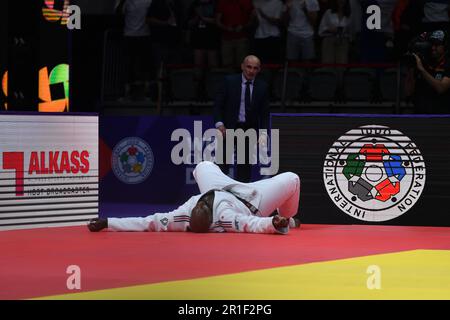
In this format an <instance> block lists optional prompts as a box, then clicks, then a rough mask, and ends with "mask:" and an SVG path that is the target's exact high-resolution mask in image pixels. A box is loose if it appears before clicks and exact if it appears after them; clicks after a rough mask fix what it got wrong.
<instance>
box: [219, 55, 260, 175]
mask: <svg viewBox="0 0 450 320" xmlns="http://www.w3.org/2000/svg"><path fill="white" fill-rule="evenodd" d="M241 69H242V73H240V74H235V75H230V76H226V77H225V79H224V83H223V85H222V87H221V88H220V89H219V91H218V93H217V96H216V99H215V103H214V121H215V125H216V128H217V129H218V130H220V131H221V133H222V135H223V136H224V137H225V130H226V129H243V130H244V131H245V130H248V129H256V130H258V129H267V128H268V125H269V96H268V94H269V93H268V85H267V83H266V82H264V81H263V80H262V79H259V78H257V75H258V73H259V71H260V70H261V62H260V60H259V59H258V57H256V56H252V55H251V56H247V57H246V58H245V59H244V61H243V62H242V64H241ZM266 138H267V137H265V136H263V137H260V139H259V142H260V143H266V142H267V141H266ZM224 145H226V144H225V143H224ZM250 147H253V146H250ZM245 153H246V162H245V164H238V165H237V167H236V169H237V172H236V175H235V179H236V180H238V181H241V182H249V181H250V180H251V170H252V167H251V164H250V163H249V162H250V161H249V157H248V154H249V146H248V144H247V143H246V148H245ZM224 162H225V161H224ZM220 167H221V169H222V171H223V172H224V173H227V171H228V168H229V164H223V165H220Z"/></svg>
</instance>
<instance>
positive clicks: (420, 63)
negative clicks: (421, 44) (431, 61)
mask: <svg viewBox="0 0 450 320" xmlns="http://www.w3.org/2000/svg"><path fill="white" fill-rule="evenodd" d="M413 56H414V58H416V64H417V70H419V71H420V72H423V71H425V68H424V67H423V63H422V60H420V58H419V56H418V55H417V54H415V53H413Z"/></svg>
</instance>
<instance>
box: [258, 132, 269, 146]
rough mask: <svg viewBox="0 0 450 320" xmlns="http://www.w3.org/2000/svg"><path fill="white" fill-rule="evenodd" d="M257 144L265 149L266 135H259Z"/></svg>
mask: <svg viewBox="0 0 450 320" xmlns="http://www.w3.org/2000/svg"><path fill="white" fill-rule="evenodd" d="M258 143H259V145H260V146H261V147H266V146H267V135H266V134H261V135H260V136H259V139H258Z"/></svg>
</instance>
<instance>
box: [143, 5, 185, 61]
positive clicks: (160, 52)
mask: <svg viewBox="0 0 450 320" xmlns="http://www.w3.org/2000/svg"><path fill="white" fill-rule="evenodd" d="M177 8H178V7H177V6H176V5H175V3H174V1H173V0H153V1H152V4H151V6H150V8H149V11H148V16H147V21H148V23H149V24H150V26H151V30H152V51H153V61H154V63H155V64H156V66H158V69H160V68H161V64H162V63H163V62H164V63H178V62H180V56H179V54H180V48H179V44H180V42H181V29H180V15H179V12H178V10H177Z"/></svg>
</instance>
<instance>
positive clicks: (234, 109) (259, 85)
mask: <svg viewBox="0 0 450 320" xmlns="http://www.w3.org/2000/svg"><path fill="white" fill-rule="evenodd" d="M268 90H269V89H268V85H267V83H266V82H264V81H263V80H261V79H258V77H257V78H256V79H255V81H254V83H253V92H252V104H251V107H250V112H249V114H246V115H245V118H246V122H247V124H248V125H249V126H250V127H251V128H255V129H268V126H269V92H268ZM241 91H242V74H235V75H230V76H225V78H224V83H223V84H222V86H221V87H220V88H219V90H218V92H217V95H216V99H215V103H214V123H217V122H219V121H221V122H223V123H224V125H225V127H226V128H227V129H235V128H236V124H237V122H238V119H239V108H240V104H241Z"/></svg>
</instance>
